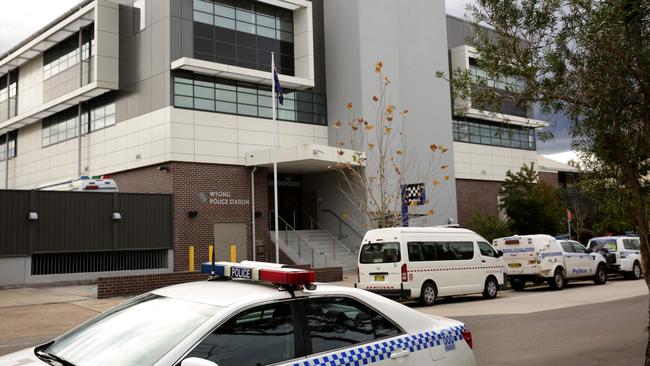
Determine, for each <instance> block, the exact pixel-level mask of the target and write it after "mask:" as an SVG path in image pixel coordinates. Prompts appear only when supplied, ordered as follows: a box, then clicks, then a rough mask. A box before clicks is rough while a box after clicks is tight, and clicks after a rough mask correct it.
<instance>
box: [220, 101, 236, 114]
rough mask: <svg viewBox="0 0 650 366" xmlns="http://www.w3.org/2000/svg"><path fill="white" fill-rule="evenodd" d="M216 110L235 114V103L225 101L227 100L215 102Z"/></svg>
mask: <svg viewBox="0 0 650 366" xmlns="http://www.w3.org/2000/svg"><path fill="white" fill-rule="evenodd" d="M216 110H217V112H223V113H231V114H236V113H237V104H235V103H227V102H217V105H216Z"/></svg>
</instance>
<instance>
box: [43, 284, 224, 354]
mask: <svg viewBox="0 0 650 366" xmlns="http://www.w3.org/2000/svg"><path fill="white" fill-rule="evenodd" d="M220 309H221V307H218V306H212V305H206V304H200V303H195V302H190V301H184V300H179V299H173V298H169V297H163V296H158V295H152V294H151V295H146V296H143V297H138V298H135V299H133V300H131V301H129V302H127V303H125V304H123V305H121V306H119V307H118V308H116V309H114V310H112V311H109V312H107V313H104V314H102V315H101V316H99V317H98V318H95V319H94V320H92V321H91V322H90V323H89V324H86V325H84V326H83V327H81V328H79V329H77V330H76V331H74V332H73V333H70V334H68V335H66V336H64V337H63V338H61V339H58V340H57V341H56V342H55V343H54V344H52V345H51V346H49V347H48V348H47V349H45V350H44V352H46V353H49V354H53V355H55V356H57V357H60V358H62V359H65V360H66V361H69V362H70V363H72V364H74V365H93V366H115V365H138V366H147V365H153V364H154V363H156V361H158V360H159V359H160V358H161V357H163V356H164V355H165V354H167V353H168V352H169V351H171V350H172V349H173V348H174V346H176V345H177V344H178V343H180V342H181V341H182V340H183V339H185V338H186V337H187V336H188V335H189V334H190V333H192V331H194V330H195V329H196V328H197V327H199V326H200V325H202V324H203V323H205V321H207V320H208V319H209V318H210V317H211V316H212V315H214V314H216V313H217V312H218V311H219V310H220Z"/></svg>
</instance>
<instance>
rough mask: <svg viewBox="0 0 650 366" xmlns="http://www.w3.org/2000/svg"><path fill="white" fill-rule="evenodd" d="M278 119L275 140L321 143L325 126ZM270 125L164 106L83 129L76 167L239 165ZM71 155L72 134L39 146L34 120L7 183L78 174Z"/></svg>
mask: <svg viewBox="0 0 650 366" xmlns="http://www.w3.org/2000/svg"><path fill="white" fill-rule="evenodd" d="M279 125H280V127H279V128H280V146H290V145H298V144H314V143H315V144H323V145H326V144H327V127H325V126H314V125H308V124H301V123H295V122H279ZM274 130H275V129H274V125H273V122H272V121H271V120H268V119H260V118H250V117H243V116H234V115H225V114H218V113H209V112H200V111H192V110H186V109H176V108H173V107H167V108H163V109H160V110H157V111H154V112H152V113H148V114H145V115H142V116H139V117H136V118H132V119H130V120H127V121H123V122H118V123H117V124H116V125H115V126H111V127H108V128H105V129H102V130H99V131H94V132H92V133H90V134H89V135H84V137H83V138H82V149H81V153H82V164H81V167H82V171H83V174H87V175H100V174H109V173H115V172H119V171H123V170H128V169H134V168H138V167H142V166H147V165H153V164H158V163H162V162H166V161H186V162H199V163H215V164H233V165H244V164H245V163H246V159H245V157H246V152H248V151H254V150H260V149H265V148H269V147H272V146H273V143H274V139H273V134H274ZM77 159H78V139H76V138H75V139H72V140H68V141H64V142H61V143H58V144H54V145H50V146H47V147H42V129H41V123H40V122H38V123H35V124H32V125H30V126H28V127H25V128H22V129H20V130H19V133H18V156H17V157H16V158H15V159H11V160H10V162H9V163H10V165H9V168H10V169H9V170H10V174H9V188H19V189H29V188H36V187H38V186H39V185H43V184H46V183H56V182H60V181H65V180H68V179H72V178H74V177H76V176H77V175H78V174H77ZM0 178H4V163H3V162H0ZM0 186H2V187H4V180H2V181H0Z"/></svg>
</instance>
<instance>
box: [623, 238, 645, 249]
mask: <svg viewBox="0 0 650 366" xmlns="http://www.w3.org/2000/svg"><path fill="white" fill-rule="evenodd" d="M623 246H624V247H625V249H627V250H640V249H641V245H640V243H639V239H623Z"/></svg>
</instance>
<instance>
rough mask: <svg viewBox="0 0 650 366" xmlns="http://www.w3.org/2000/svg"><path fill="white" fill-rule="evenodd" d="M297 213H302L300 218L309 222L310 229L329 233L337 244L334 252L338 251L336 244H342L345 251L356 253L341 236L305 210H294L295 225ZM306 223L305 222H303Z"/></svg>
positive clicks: (330, 237) (333, 249)
mask: <svg viewBox="0 0 650 366" xmlns="http://www.w3.org/2000/svg"><path fill="white" fill-rule="evenodd" d="M296 215H300V216H299V218H300V219H301V220H300V221H301V222H303V221H302V220H305V222H307V223H308V225H309V228H310V229H309V230H322V231H323V232H325V233H326V234H327V236H328V237H329V239H330V240H332V243H334V244H335V245H334V246H333V248H332V251H333V252H336V244H338V245H340V246H341V247H342V248H343V250H344V251H347V252H348V253H354V250H352V249H350V248H348V247H347V246H346V245H345V244H343V243H342V242H341V240H340V239H341V238H340V237H339V238H337V237H335V236H334V235H333V234H332V233H331V232H330V231H329V230H328V229H327V228H326V227H325V226H323V225H322V224H321V223H320V222H318V220H316V219H314V218H313V217H312V216H311V215H309V214H308V213H307V212H306V211H305V210H295V211H293V222H294V227H295V223H296ZM303 223H304V222H303Z"/></svg>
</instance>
